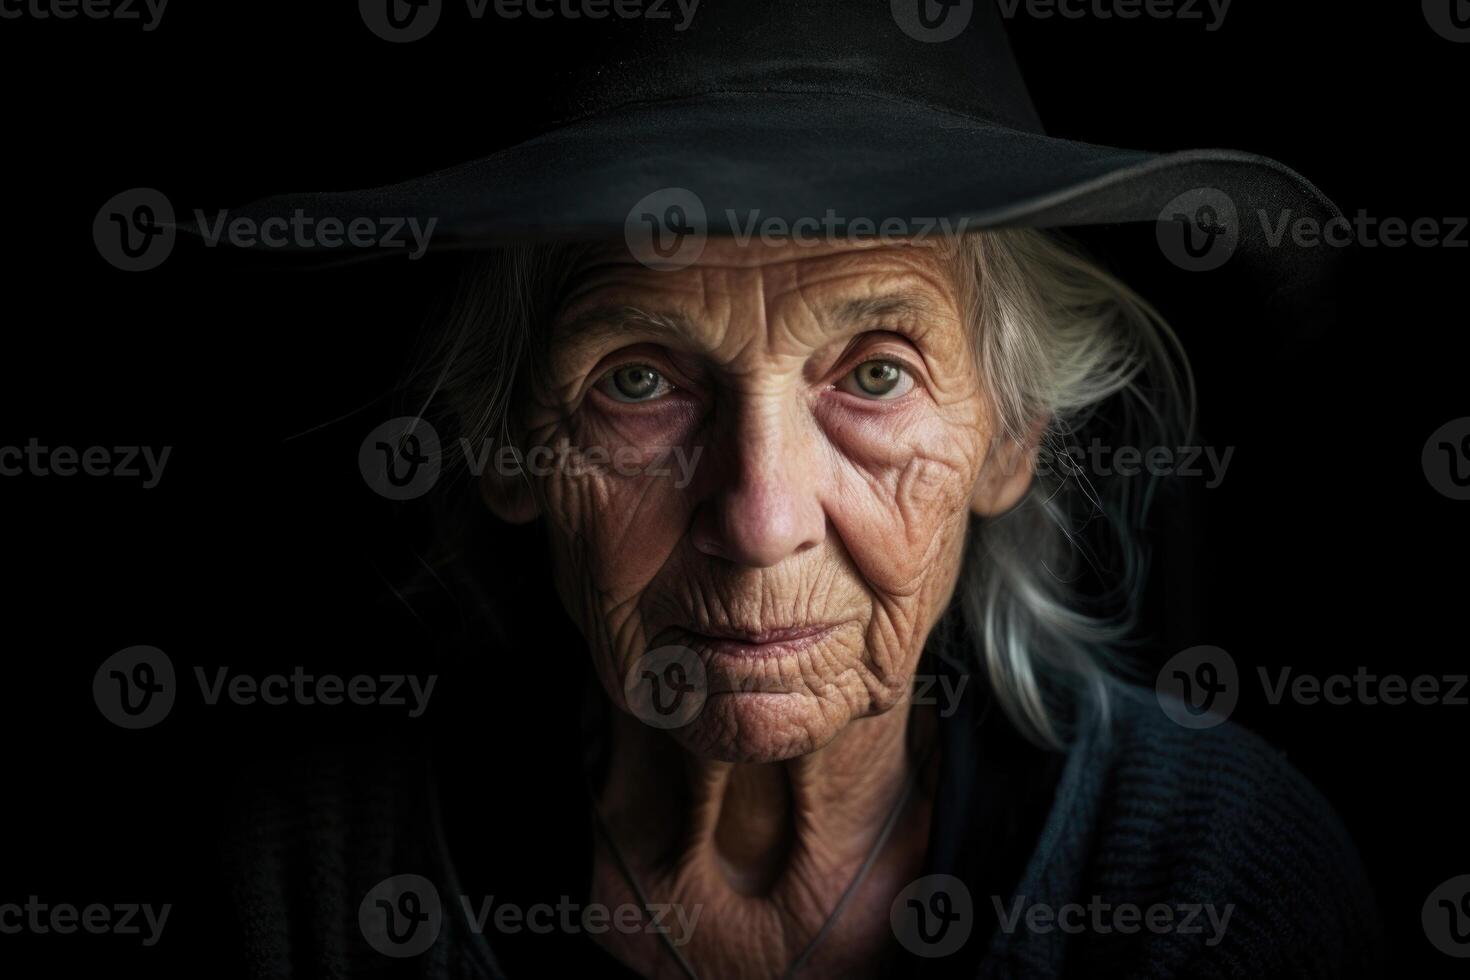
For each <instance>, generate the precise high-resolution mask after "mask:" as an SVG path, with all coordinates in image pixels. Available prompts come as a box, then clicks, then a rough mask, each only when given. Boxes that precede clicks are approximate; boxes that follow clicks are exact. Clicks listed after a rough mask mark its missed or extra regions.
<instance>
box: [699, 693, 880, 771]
mask: <svg viewBox="0 0 1470 980" xmlns="http://www.w3.org/2000/svg"><path fill="white" fill-rule="evenodd" d="M854 717H855V715H854V714H853V713H852V711H851V707H850V706H849V705H848V704H846V703H845V702H842V701H837V702H834V701H832V700H831V699H823V698H819V697H818V696H816V695H814V694H811V693H809V692H801V693H790V694H770V693H729V694H716V695H713V696H711V697H710V698H709V700H708V701H706V702H705V705H704V709H703V710H702V711H701V712H700V714H699V716H698V717H697V718H695V719H694V720H693V721H691V722H690V723H689V724H687V725H685V726H684V727H682V728H680V729H677V730H675V731H673V732H671V733H670V734H672V735H673V736H674V739H675V740H676V741H677V742H679V744H680V745H682V746H684V748H686V749H687V750H689V751H690V752H692V753H694V754H696V755H698V756H700V757H702V758H706V759H714V760H719V761H722V762H743V763H758V762H783V761H785V760H787V759H795V758H797V757H799V756H803V755H806V754H808V753H810V752H815V751H816V750H817V749H820V748H822V747H823V746H824V745H826V744H827V743H829V742H831V741H832V740H833V739H834V738H836V737H837V735H838V734H839V733H840V732H841V731H842V730H843V729H844V728H846V727H847V725H848V724H849V723H850V722H851V721H852V720H853V718H854Z"/></svg>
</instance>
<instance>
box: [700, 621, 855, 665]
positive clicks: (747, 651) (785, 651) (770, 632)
mask: <svg viewBox="0 0 1470 980" xmlns="http://www.w3.org/2000/svg"><path fill="white" fill-rule="evenodd" d="M836 630H837V626H836V624H834V623H810V624H804V625H799V626H783V627H780V628H777V629H762V630H751V629H741V628H739V627H727V626H701V627H699V629H697V630H694V629H683V630H681V632H682V633H683V634H684V637H685V639H686V640H687V641H688V643H689V645H690V646H692V647H695V648H703V649H705V650H708V651H710V652H711V653H714V654H719V655H724V656H729V657H743V658H760V657H784V656H788V655H790V654H793V653H796V652H798V651H800V650H805V649H806V648H807V647H810V646H815V645H816V644H817V643H820V642H821V641H822V640H824V639H826V638H827V637H828V636H830V635H831V634H832V633H834V632H835V631H836Z"/></svg>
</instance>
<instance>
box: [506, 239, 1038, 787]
mask: <svg viewBox="0 0 1470 980" xmlns="http://www.w3.org/2000/svg"><path fill="white" fill-rule="evenodd" d="M948 255H949V251H948V250H947V249H940V248H933V247H900V246H887V247H853V246H841V247H836V246H831V247H825V246H824V247H820V248H816V247H810V246H784V247H773V246H757V245H749V246H739V245H737V244H735V243H733V242H731V241H729V240H725V241H718V240H716V241H711V242H710V244H709V246H708V247H707V249H706V250H705V252H704V255H703V257H702V259H701V260H700V261H699V262H698V263H697V264H695V265H693V266H690V267H688V268H685V269H681V270H678V271H656V270H653V269H650V268H647V267H645V266H643V265H641V264H639V263H638V262H637V261H635V260H634V259H632V258H631V257H628V256H626V255H625V254H619V253H618V252H616V251H614V250H612V249H608V250H607V251H606V252H605V253H604V254H602V255H600V256H599V257H597V258H595V259H590V260H588V261H586V262H584V263H583V264H582V266H581V267H580V268H579V270H578V273H577V275H576V276H574V278H573V280H572V282H571V284H570V286H569V288H568V289H567V291H566V292H565V294H564V299H563V304H562V307H561V310H560V312H559V315H558V316H557V317H556V320H555V324H554V328H553V334H552V337H551V342H550V343H551V346H550V374H549V377H550V385H549V387H548V388H547V390H544V391H541V392H539V394H538V397H537V398H536V399H535V403H534V404H533V405H531V406H529V407H527V408H526V410H525V412H524V414H523V418H522V424H523V431H524V445H523V449H530V448H532V447H536V446H544V447H550V451H547V450H543V452H542V454H541V457H540V458H541V460H542V461H543V465H541V466H538V467H535V470H536V474H537V475H534V476H533V477H532V480H533V481H534V482H535V485H536V486H537V488H538V489H539V493H538V494H536V495H535V497H532V496H529V495H527V494H525V493H524V491H523V490H520V489H517V487H516V486H514V485H513V484H509V483H505V482H497V483H492V484H487V499H489V500H490V502H491V505H492V507H494V508H495V509H496V510H497V511H499V512H500V513H501V514H502V515H503V516H510V517H514V518H521V519H524V518H529V517H531V516H533V515H536V514H539V515H540V516H542V517H544V518H546V519H547V522H548V528H549V533H550V536H551V542H552V548H553V552H554V564H555V568H556V575H557V587H558V590H559V592H560V595H561V598H562V601H563V602H564V603H565V605H566V608H567V609H568V611H569V612H570V613H571V615H572V616H573V618H574V619H575V620H576V621H577V623H578V624H579V626H580V627H581V629H582V631H583V632H584V633H585V635H586V637H587V639H588V642H589V646H590V649H591V654H592V657H593V658H594V662H595V665H596V667H597V670H598V673H599V676H600V678H601V680H602V683H603V685H604V686H605V688H606V690H607V693H608V696H609V697H611V698H612V699H613V701H614V703H615V704H617V705H619V706H622V707H625V708H627V709H628V710H630V711H632V712H633V713H635V714H637V715H638V716H639V717H642V718H644V720H645V721H649V722H650V723H651V724H654V725H656V726H658V727H663V728H668V729H669V730H670V731H671V733H672V734H674V736H675V737H676V738H678V739H679V740H680V741H681V742H682V743H683V744H684V745H686V746H687V747H688V748H689V749H691V750H692V751H695V752H697V753H699V754H701V755H703V756H706V757H710V758H717V759H725V760H729V761H752V762H753V761H775V760H780V759H787V758H791V757H794V756H797V755H801V754H804V753H807V752H811V751H813V750H814V749H817V748H819V747H821V746H823V745H825V744H826V743H827V742H829V741H830V740H831V739H833V738H834V737H835V736H836V735H837V734H838V733H840V732H841V731H842V730H843V729H844V727H846V726H847V725H849V724H850V723H851V722H852V721H853V720H854V719H857V718H862V717H865V716H868V715H874V714H877V713H880V712H884V711H887V710H890V709H891V708H893V707H894V706H895V705H897V704H901V703H903V700H904V699H903V695H904V694H905V692H906V691H908V690H909V689H910V685H911V683H912V680H913V673H914V670H915V667H916V664H917V661H918V658H919V655H920V652H921V651H922V649H923V645H924V640H925V637H926V636H927V634H928V632H929V630H930V628H931V627H932V626H933V625H934V623H935V621H936V620H937V619H938V617H939V615H940V614H941V613H942V612H943V610H944V607H945V605H946V603H947V602H948V600H949V597H950V594H951V592H952V590H953V587H954V584H955V580H956V577H957V574H958V571H959V567H960V562H961V556H962V551H963V547H964V543H965V531H966V527H967V517H968V515H969V514H970V513H971V511H972V510H973V511H975V512H978V513H981V514H990V513H996V512H999V511H1001V510H1004V509H1005V508H1007V507H1009V506H1010V505H1011V504H1013V503H1014V502H1015V500H1016V499H1018V498H1019V496H1020V495H1021V493H1022V492H1024V489H1025V486H1026V484H1027V483H1028V482H1029V478H1030V473H1029V466H1028V465H1027V463H1026V461H1025V453H1023V452H1016V451H1014V444H1012V443H1009V442H1008V441H1005V440H999V439H992V432H993V421H992V417H993V412H992V410H991V407H990V404H989V402H988V400H987V398H986V396H985V392H984V391H983V390H982V386H981V383H980V376H979V373H978V371H977V368H976V364H975V360H974V356H973V353H972V350H973V347H972V342H971V338H970V336H969V331H968V328H967V326H966V325H965V323H964V322H963V321H962V318H961V313H960V310H961V292H960V290H959V288H958V286H957V282H958V280H957V278H956V275H955V271H956V267H955V265H954V264H953V260H952V259H950V258H948V257H947V256H948ZM1007 447H1012V448H1007ZM650 651H655V652H654V653H653V654H652V656H649V654H650ZM671 705H677V706H676V707H672V708H671Z"/></svg>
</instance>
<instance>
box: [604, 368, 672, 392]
mask: <svg viewBox="0 0 1470 980" xmlns="http://www.w3.org/2000/svg"><path fill="white" fill-rule="evenodd" d="M662 382H663V378H662V377H660V376H659V373H658V372H657V371H655V370H654V369H653V368H651V367H649V366H648V365H646V364H630V365H628V366H627V367H622V368H618V369H617V370H616V371H614V372H613V375H612V383H613V387H614V388H616V389H617V394H618V395H619V396H620V397H622V398H625V399H627V400H628V401H644V400H646V399H647V398H649V397H650V396H652V395H655V394H657V393H658V391H659V387H660V385H661V384H662Z"/></svg>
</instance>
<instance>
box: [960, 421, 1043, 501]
mask: <svg viewBox="0 0 1470 980" xmlns="http://www.w3.org/2000/svg"><path fill="white" fill-rule="evenodd" d="M1049 422H1050V419H1047V418H1040V419H1037V420H1036V421H1034V422H1032V423H1031V427H1030V428H1029V429H1028V430H1027V432H1026V436H1025V439H1024V440H1018V439H1012V438H1010V437H1009V436H1006V435H1001V436H1000V437H998V438H994V439H993V442H992V444H991V447H990V453H989V455H987V456H986V457H985V462H984V463H983V464H982V466H981V468H980V478H979V479H978V480H976V481H975V493H974V495H973V496H972V497H971V498H970V510H971V511H972V512H973V513H974V514H976V515H977V516H979V517H999V516H1000V515H1001V514H1004V513H1005V512H1006V511H1008V510H1010V509H1011V508H1012V507H1014V506H1016V504H1018V503H1020V502H1021V498H1022V497H1024V496H1026V491H1027V490H1029V489H1030V488H1031V479H1032V477H1034V476H1035V475H1036V450H1037V447H1038V446H1040V445H1041V437H1042V435H1043V434H1044V433H1045V432H1046V427H1047V425H1048V423H1049Z"/></svg>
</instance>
